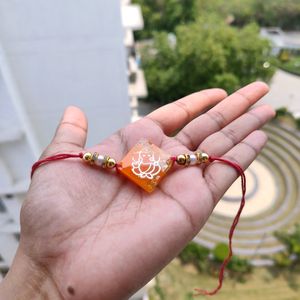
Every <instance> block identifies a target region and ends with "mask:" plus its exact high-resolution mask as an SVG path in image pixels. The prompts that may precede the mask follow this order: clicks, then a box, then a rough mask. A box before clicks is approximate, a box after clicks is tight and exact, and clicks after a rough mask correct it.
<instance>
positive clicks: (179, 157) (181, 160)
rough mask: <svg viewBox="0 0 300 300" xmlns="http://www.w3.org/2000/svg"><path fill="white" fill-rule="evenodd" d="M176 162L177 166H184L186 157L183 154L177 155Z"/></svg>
mask: <svg viewBox="0 0 300 300" xmlns="http://www.w3.org/2000/svg"><path fill="white" fill-rule="evenodd" d="M176 162H177V163H178V164H179V165H181V166H184V165H185V164H186V156H185V154H180V155H177V157H176Z"/></svg>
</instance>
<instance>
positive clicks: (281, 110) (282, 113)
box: [276, 107, 289, 118]
mask: <svg viewBox="0 0 300 300" xmlns="http://www.w3.org/2000/svg"><path fill="white" fill-rule="evenodd" d="M287 114H289V112H288V109H287V108H286V107H280V108H277V109H276V118H278V117H283V116H286V115H287Z"/></svg>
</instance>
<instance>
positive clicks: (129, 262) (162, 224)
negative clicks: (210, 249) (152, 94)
mask: <svg viewBox="0 0 300 300" xmlns="http://www.w3.org/2000/svg"><path fill="white" fill-rule="evenodd" d="M267 91H268V87H267V86H266V85H265V84H264V83H260V82H257V83H253V84H250V85H248V86H246V87H244V88H242V89H240V90H239V91H237V92H236V93H234V94H233V95H231V96H229V97H226V93H225V92H224V91H223V90H220V89H210V90H205V91H202V92H198V93H195V94H192V95H190V96H187V97H185V98H183V99H180V100H178V101H176V102H173V103H171V104H168V105H166V106H163V107H161V108H159V109H158V110H156V111H154V112H152V113H151V114H149V115H148V116H146V117H145V118H143V119H141V120H139V121H137V122H135V123H133V124H130V125H128V126H127V127H125V128H123V129H121V130H120V131H118V132H117V133H115V134H114V135H112V136H111V137H109V138H108V139H107V140H105V141H103V142H102V143H100V144H99V145H96V146H94V147H92V148H91V149H87V150H88V151H92V152H93V151H96V152H99V153H103V154H108V155H110V156H111V157H114V158H115V159H116V160H117V161H120V160H121V159H122V158H123V157H124V156H125V155H126V154H127V152H128V151H129V150H130V149H131V148H132V147H133V146H134V145H135V144H136V143H137V142H138V141H139V140H140V139H141V138H147V139H149V140H150V141H152V142H153V143H154V144H156V145H157V146H159V147H161V148H162V149H163V150H164V151H166V152H168V153H170V155H177V154H180V153H187V152H191V151H194V150H196V149H198V148H199V149H201V150H203V151H205V152H207V153H208V154H210V155H217V156H225V157H227V158H228V159H230V160H233V161H236V162H238V163H239V164H240V165H242V166H243V168H247V167H248V166H249V164H251V162H252V161H253V160H254V159H255V157H256V156H257V155H258V154H259V152H260V151H261V149H262V147H263V146H264V144H265V143H266V140H267V137H266V135H265V134H264V133H263V132H262V131H258V129H259V128H261V127H262V126H263V125H264V124H265V123H266V122H267V121H268V120H270V119H271V118H272V117H273V116H274V111H273V109H272V108H270V107H269V106H266V105H263V106H260V107H256V108H254V109H252V110H250V111H248V109H249V108H250V106H252V105H253V104H254V103H255V102H257V101H258V100H259V99H260V98H261V97H262V96H263V95H265V94H266V93H267ZM212 106H213V108H211V109H210V110H208V111H207V109H208V108H210V107H212ZM204 111H207V112H206V113H203V112H204ZM200 113H203V114H201V115H200V116H199V114H200ZM174 132H178V133H177V134H176V135H175V136H172V134H173V133H174ZM86 136H87V120H86V118H85V116H84V114H83V113H82V112H81V111H80V110H79V109H78V108H75V107H70V108H68V109H67V110H66V111H65V114H64V116H63V118H62V121H61V123H60V125H59V127H58V129H57V132H56V134H55V137H54V139H53V141H52V142H51V144H50V145H49V146H48V148H47V149H46V150H45V152H44V153H43V156H49V155H53V154H56V153H78V152H81V151H83V149H84V146H85V142H86ZM236 177H237V173H236V172H235V171H234V170H233V169H231V168H230V167H228V166H226V165H223V164H220V163H213V164H211V165H209V166H207V167H206V168H205V171H203V169H202V168H200V167H189V168H178V170H176V171H175V172H170V173H169V174H168V175H167V177H166V178H165V179H164V180H163V181H162V182H161V184H160V185H159V187H158V188H157V190H156V191H155V192H154V193H152V194H147V193H145V192H143V191H142V189H140V188H139V187H137V186H135V185H134V184H133V183H131V182H130V181H128V180H127V179H126V178H124V177H123V176H122V175H120V174H116V172H114V171H108V170H99V169H96V168H92V167H90V166H88V165H85V164H83V163H82V162H81V161H78V160H76V159H75V160H68V161H59V162H53V163H49V164H47V165H43V166H41V167H40V168H39V169H38V170H37V171H36V173H35V174H34V176H33V180H32V183H31V186H30V189H29V191H28V194H27V197H26V201H25V202H24V205H23V207H22V212H21V240H20V246H19V249H18V253H17V255H16V258H15V262H14V265H13V267H12V268H11V271H10V272H9V274H8V276H7V277H6V279H5V280H4V283H3V284H2V286H1V287H0V296H1V295H9V293H12V292H13V293H14V295H17V296H18V297H16V299H35V298H34V297H36V298H37V299H44V298H43V295H44V296H45V295H48V297H49V298H50V299H56V298H57V299H91V300H92V299H95V300H96V299H103V300H105V299H118V300H120V299H127V298H128V297H129V296H130V295H131V294H132V293H134V292H135V291H137V290H138V289H139V288H141V287H142V286H143V285H144V284H146V283H147V282H148V281H149V280H150V279H151V278H152V277H153V276H155V274H157V273H158V272H159V271H160V270H161V269H162V268H163V267H164V266H165V265H166V264H168V263H169V262H170V261H171V260H172V259H173V258H174V257H175V256H176V255H177V254H178V253H179V252H180V250H181V249H182V248H183V247H184V246H185V245H186V244H187V243H188V242H189V241H190V240H191V239H192V238H193V237H194V236H195V235H196V234H197V233H198V232H199V230H200V229H201V228H202V226H203V225H204V224H205V222H206V221H207V219H208V217H209V215H210V214H211V212H212V210H213V208H214V206H215V205H216V204H217V202H218V201H219V199H220V198H221V197H222V195H223V194H224V193H225V192H226V190H227V189H228V188H229V187H230V185H231V184H232V183H233V182H234V180H235V179H236ZM21 283H25V285H22V284H21ZM18 287H20V288H21V289H23V291H22V292H20V293H19V294H18ZM12 290H13V291H12ZM1 293H2V294H1ZM5 293H6V294H5ZM49 295H50V296H49ZM38 297H40V298H38ZM0 298H1V297H0ZM45 298H46V296H45ZM5 299H15V298H8V297H7V298H5Z"/></svg>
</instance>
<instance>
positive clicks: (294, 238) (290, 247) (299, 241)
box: [275, 224, 300, 262]
mask: <svg viewBox="0 0 300 300" xmlns="http://www.w3.org/2000/svg"><path fill="white" fill-rule="evenodd" d="M275 237H276V238H277V239H278V240H279V241H281V242H282V243H283V244H284V245H285V246H286V250H287V253H288V254H289V255H291V256H293V258H294V260H295V261H298V262H300V224H296V225H295V227H294V228H293V230H292V231H291V232H276V233H275Z"/></svg>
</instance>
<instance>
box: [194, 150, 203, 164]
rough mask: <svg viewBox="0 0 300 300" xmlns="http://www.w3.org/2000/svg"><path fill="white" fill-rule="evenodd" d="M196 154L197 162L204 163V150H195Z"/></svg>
mask: <svg viewBox="0 0 300 300" xmlns="http://www.w3.org/2000/svg"><path fill="white" fill-rule="evenodd" d="M195 155H196V158H197V163H198V164H201V163H202V152H201V151H198V152H195Z"/></svg>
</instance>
